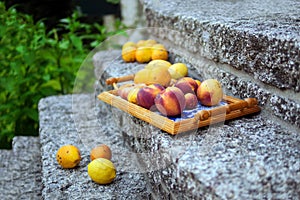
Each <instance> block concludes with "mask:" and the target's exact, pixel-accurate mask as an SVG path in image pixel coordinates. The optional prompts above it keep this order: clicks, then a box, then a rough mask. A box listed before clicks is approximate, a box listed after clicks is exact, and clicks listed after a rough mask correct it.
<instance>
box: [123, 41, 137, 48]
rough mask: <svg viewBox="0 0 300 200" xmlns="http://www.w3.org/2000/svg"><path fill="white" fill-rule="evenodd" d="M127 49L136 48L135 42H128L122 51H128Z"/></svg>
mask: <svg viewBox="0 0 300 200" xmlns="http://www.w3.org/2000/svg"><path fill="white" fill-rule="evenodd" d="M127 47H136V44H135V43H134V42H131V41H129V42H126V43H125V44H124V45H123V46H122V49H126V48H127Z"/></svg>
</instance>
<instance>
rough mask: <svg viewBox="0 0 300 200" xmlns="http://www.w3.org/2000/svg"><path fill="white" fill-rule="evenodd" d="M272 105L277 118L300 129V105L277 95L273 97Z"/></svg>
mask: <svg viewBox="0 0 300 200" xmlns="http://www.w3.org/2000/svg"><path fill="white" fill-rule="evenodd" d="M270 103H271V108H272V110H273V112H274V113H275V115H276V116H278V117H280V118H281V119H283V120H285V121H289V122H291V123H293V124H295V125H296V126H298V127H300V104H298V103H296V102H295V101H292V100H290V99H287V98H282V97H278V96H276V95H272V97H271V99H270Z"/></svg>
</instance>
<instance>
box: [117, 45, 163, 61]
mask: <svg viewBox="0 0 300 200" xmlns="http://www.w3.org/2000/svg"><path fill="white" fill-rule="evenodd" d="M122 59H123V60H124V61H125V62H135V61H137V62H139V63H147V62H149V61H151V60H158V59H159V60H167V59H168V51H167V50H166V48H165V47H164V46H163V45H162V44H157V42H156V41H155V40H151V39H149V40H139V41H138V42H137V43H134V42H131V41H129V42H126V43H125V44H124V45H123V46H122Z"/></svg>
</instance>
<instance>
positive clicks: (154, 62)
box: [145, 60, 172, 69]
mask: <svg viewBox="0 0 300 200" xmlns="http://www.w3.org/2000/svg"><path fill="white" fill-rule="evenodd" d="M171 65H172V64H171V63H170V62H168V61H166V60H152V61H150V62H149V63H148V64H147V65H146V66H145V68H146V69H152V68H155V67H164V68H167V69H168V68H169V67H170V66H171Z"/></svg>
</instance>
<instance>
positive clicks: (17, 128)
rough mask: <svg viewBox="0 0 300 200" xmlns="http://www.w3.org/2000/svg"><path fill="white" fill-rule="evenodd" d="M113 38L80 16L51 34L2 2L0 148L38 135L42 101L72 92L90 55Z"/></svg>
mask: <svg viewBox="0 0 300 200" xmlns="http://www.w3.org/2000/svg"><path fill="white" fill-rule="evenodd" d="M118 26H119V27H117V30H118V31H119V30H120V28H121V25H120V24H118ZM95 31H96V32H95ZM113 34H115V33H109V32H107V31H106V29H105V27H104V26H102V25H99V24H93V25H90V24H85V23H81V22H80V21H79V15H78V13H76V12H75V13H73V14H72V16H70V17H69V18H66V19H62V20H61V21H60V24H59V26H58V27H57V28H55V29H52V30H51V31H49V32H47V31H46V27H45V25H44V23H43V22H42V21H39V22H37V23H34V21H33V19H32V17H31V16H30V15H26V14H22V13H18V12H17V11H16V9H15V8H9V9H6V8H5V5H4V4H3V3H2V2H0V68H1V70H0V73H1V75H0V127H1V133H0V141H1V142H0V148H10V146H11V145H10V143H11V140H12V138H13V136H14V135H38V110H37V105H38V102H39V100H40V99H41V98H43V97H46V96H50V95H59V94H67V93H72V89H73V86H74V80H75V77H76V73H77V71H78V69H79V67H80V65H81V63H82V62H83V60H84V59H85V57H86V55H87V54H88V52H89V51H91V50H92V48H93V47H95V46H97V45H98V44H99V43H100V42H101V41H103V40H104V39H106V38H107V37H108V36H110V35H113Z"/></svg>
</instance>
